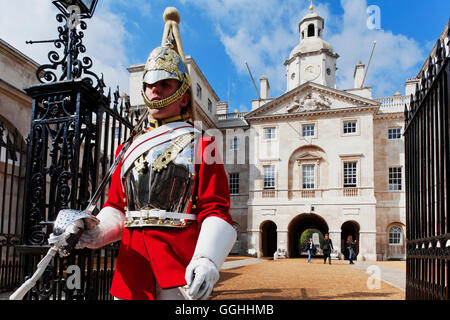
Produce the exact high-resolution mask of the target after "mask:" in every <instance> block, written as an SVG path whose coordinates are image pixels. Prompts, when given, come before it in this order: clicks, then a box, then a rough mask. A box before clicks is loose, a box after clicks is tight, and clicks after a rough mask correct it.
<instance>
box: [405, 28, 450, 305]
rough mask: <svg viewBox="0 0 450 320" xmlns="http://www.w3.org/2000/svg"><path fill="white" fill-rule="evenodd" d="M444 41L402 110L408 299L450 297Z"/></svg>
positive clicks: (448, 66) (448, 71) (447, 56)
mask: <svg viewBox="0 0 450 320" xmlns="http://www.w3.org/2000/svg"><path fill="white" fill-rule="evenodd" d="M449 39H450V38H449V35H447V37H446V38H445V39H444V40H442V41H441V40H438V42H437V45H436V48H437V50H436V53H435V54H434V55H433V56H431V57H430V58H429V61H428V68H427V70H426V71H425V72H424V73H423V74H422V76H421V79H420V84H419V85H418V86H417V87H416V92H415V95H414V96H413V95H412V96H411V103H410V106H409V108H408V106H405V133H404V135H405V167H406V177H405V179H406V233H407V236H406V238H407V246H406V248H407V250H406V298H407V299H439V300H441V299H445V300H448V299H449V298H450V294H449V278H450V268H449V257H450V247H449V244H450V242H449V241H450V233H449V227H450V221H449V219H448V218H449V217H448V212H449V211H448V210H449V206H450V202H449V201H450V194H449V182H450V176H449V173H450V149H449V148H450V144H449V142H450V141H449V138H450V137H449V116H450V113H449V109H448V108H449V90H450V89H449V82H450V53H449V49H448V48H449V47H448V46H449ZM446 47H447V49H446Z"/></svg>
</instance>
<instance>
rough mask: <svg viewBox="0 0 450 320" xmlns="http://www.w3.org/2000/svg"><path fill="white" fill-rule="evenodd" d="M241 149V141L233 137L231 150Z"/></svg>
mask: <svg viewBox="0 0 450 320" xmlns="http://www.w3.org/2000/svg"><path fill="white" fill-rule="evenodd" d="M238 147H239V140H238V138H237V137H233V140H231V145H230V150H238Z"/></svg>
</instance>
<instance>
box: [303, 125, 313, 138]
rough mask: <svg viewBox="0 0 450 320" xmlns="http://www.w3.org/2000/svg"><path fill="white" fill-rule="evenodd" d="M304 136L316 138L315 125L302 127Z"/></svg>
mask: <svg viewBox="0 0 450 320" xmlns="http://www.w3.org/2000/svg"><path fill="white" fill-rule="evenodd" d="M302 135H303V137H314V136H315V125H314V124H304V125H302Z"/></svg>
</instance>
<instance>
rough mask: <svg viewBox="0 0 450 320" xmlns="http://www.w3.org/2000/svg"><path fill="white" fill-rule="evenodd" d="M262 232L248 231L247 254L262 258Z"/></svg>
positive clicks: (257, 230)
mask: <svg viewBox="0 0 450 320" xmlns="http://www.w3.org/2000/svg"><path fill="white" fill-rule="evenodd" d="M260 238H261V237H260V231H259V229H256V230H255V229H253V230H248V232H247V243H248V250H247V253H248V254H249V255H251V256H256V257H260V256H261V252H260V247H261V244H260V241H261V240H260Z"/></svg>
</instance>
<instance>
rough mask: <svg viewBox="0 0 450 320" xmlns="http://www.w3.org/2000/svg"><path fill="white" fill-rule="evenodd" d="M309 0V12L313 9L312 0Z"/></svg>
mask: <svg viewBox="0 0 450 320" xmlns="http://www.w3.org/2000/svg"><path fill="white" fill-rule="evenodd" d="M309 2H310V4H311V5H310V6H309V11H311V12H313V10H314V5H313V0H309Z"/></svg>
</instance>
